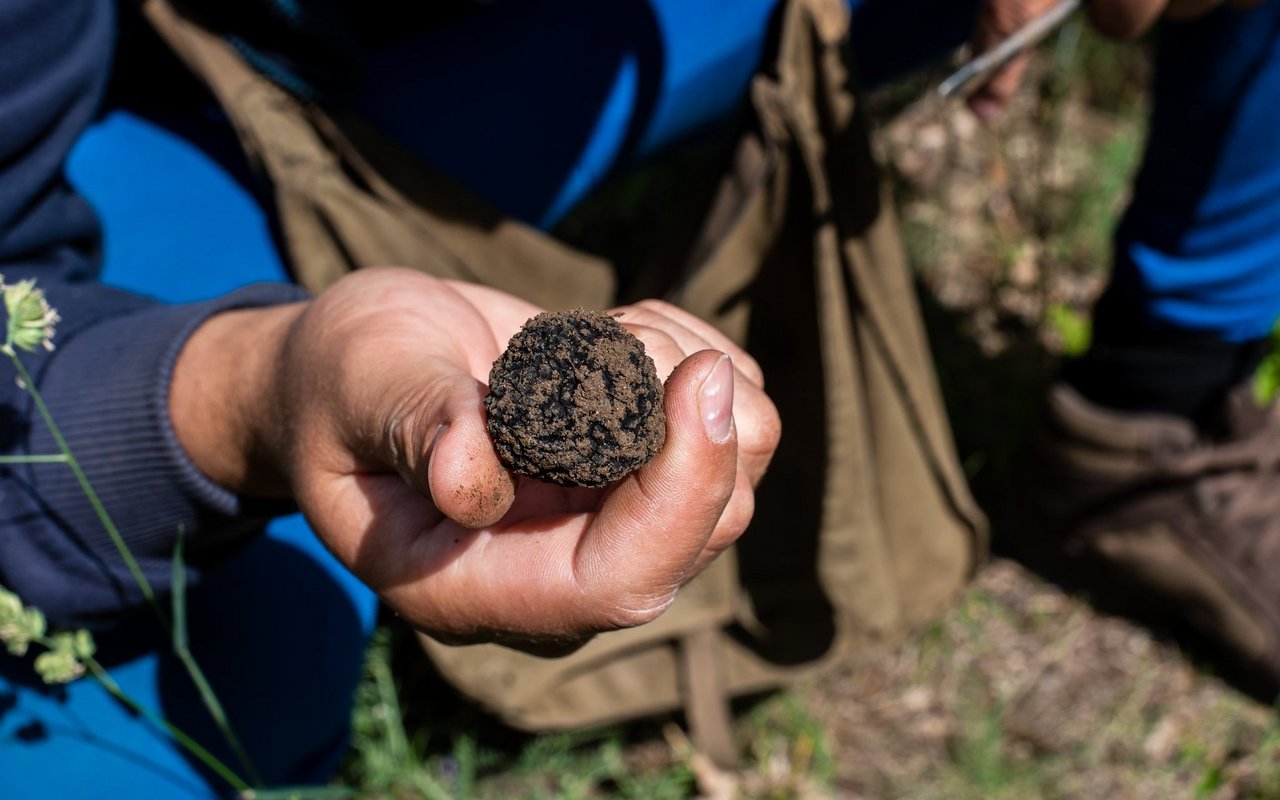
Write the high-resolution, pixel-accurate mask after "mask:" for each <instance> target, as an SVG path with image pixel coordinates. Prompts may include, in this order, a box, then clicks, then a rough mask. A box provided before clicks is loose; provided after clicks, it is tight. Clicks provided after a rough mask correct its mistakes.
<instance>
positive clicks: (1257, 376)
mask: <svg viewBox="0 0 1280 800" xmlns="http://www.w3.org/2000/svg"><path fill="white" fill-rule="evenodd" d="M1277 391H1280V323H1277V324H1276V328H1275V329H1274V330H1273V331H1272V332H1271V352H1269V353H1268V354H1267V355H1266V357H1265V358H1263V359H1262V363H1260V364H1258V369H1257V370H1256V371H1255V372H1254V373H1253V399H1254V400H1256V401H1257V403H1258V405H1259V406H1266V405H1270V404H1271V402H1272V401H1273V400H1275V397H1276V392H1277Z"/></svg>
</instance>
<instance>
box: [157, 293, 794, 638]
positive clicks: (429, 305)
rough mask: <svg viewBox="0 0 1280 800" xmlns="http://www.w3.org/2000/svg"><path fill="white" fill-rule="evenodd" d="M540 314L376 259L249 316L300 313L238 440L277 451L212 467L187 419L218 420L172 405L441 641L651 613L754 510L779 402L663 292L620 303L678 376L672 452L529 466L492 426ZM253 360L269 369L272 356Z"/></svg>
mask: <svg viewBox="0 0 1280 800" xmlns="http://www.w3.org/2000/svg"><path fill="white" fill-rule="evenodd" d="M539 310H540V309H537V308H535V307H533V306H531V305H528V304H526V303H523V302H522V301H520V300H518V299H516V298H514V297H511V296H510V295H506V294H503V293H501V292H497V291H493V290H489V289H485V288H482V287H477V286H471V285H467V284H459V283H449V282H442V281H437V280H434V279H432V278H429V277H426V276H423V275H421V274H419V273H415V272H410V271H405V270H363V271H361V272H358V273H355V274H353V275H351V276H349V277H348V278H345V279H344V280H342V281H340V282H339V283H338V284H336V285H335V286H333V287H332V288H330V289H329V290H328V291H326V292H324V293H323V294H321V295H320V296H319V297H317V298H316V299H315V300H314V301H313V302H312V303H311V304H310V305H309V306H307V307H305V309H304V308H289V309H254V310H252V312H231V313H232V314H247V313H254V314H256V315H258V316H261V315H263V314H266V315H268V316H271V315H275V316H279V317H280V319H279V320H278V321H277V322H276V323H275V327H274V328H270V326H267V327H268V328H269V329H270V330H272V331H274V332H272V333H269V334H267V339H268V340H269V341H276V340H278V341H279V344H278V345H272V346H269V347H266V348H262V351H263V353H264V354H265V355H263V356H262V357H261V358H262V360H263V361H265V362H266V364H268V365H269V378H266V379H264V380H266V381H267V384H266V385H268V387H269V389H268V390H267V391H266V392H263V393H262V394H263V397H264V398H266V399H262V400H258V401H250V402H249V403H248V406H249V409H248V410H246V411H243V412H240V413H237V414H231V415H230V416H232V417H238V418H240V419H242V420H243V422H242V423H241V424H242V425H243V426H244V427H248V428H250V429H253V428H254V427H255V426H256V427H258V428H261V430H258V431H257V432H254V433H249V434H244V433H238V434H233V435H231V436H230V437H223V438H229V439H231V440H232V441H238V442H240V443H241V444H240V446H239V448H238V449H240V450H242V451H245V452H250V453H257V454H258V456H257V457H256V458H231V459H226V460H225V462H226V463H230V464H233V465H234V464H239V465H240V466H239V467H235V468H233V469H231V470H223V469H220V468H219V467H218V466H217V465H218V463H219V461H218V459H217V458H214V459H210V460H208V461H207V462H206V463H207V464H209V466H208V467H206V466H205V464H201V461H200V459H199V458H197V456H196V454H195V452H193V448H194V449H195V450H196V451H199V449H200V442H199V440H200V439H201V437H202V434H199V433H189V434H188V436H187V437H185V438H184V436H183V434H182V431H183V430H184V429H186V430H188V431H191V430H192V429H197V430H198V429H200V428H202V427H207V426H202V425H197V424H192V423H182V424H180V423H179V415H180V414H182V415H183V416H184V417H187V418H190V417H189V416H188V415H186V414H184V413H183V412H181V411H180V410H179V409H178V408H175V406H174V402H173V401H172V400H171V408H172V409H173V410H174V421H175V428H176V429H178V432H179V438H180V440H181V441H182V442H183V444H184V446H186V447H188V451H189V452H192V453H193V458H197V464H200V465H201V467H202V469H206V471H207V472H209V473H210V475H211V477H215V479H219V478H218V476H221V482H223V483H224V485H229V486H230V487H231V488H237V489H240V490H242V491H243V490H244V489H246V488H247V483H248V482H247V478H246V477H245V476H247V475H250V474H252V475H256V476H257V479H258V480H260V481H261V482H262V483H263V484H265V485H275V486H284V487H287V489H288V491H289V492H290V493H291V494H293V495H294V496H295V497H296V499H297V501H298V503H299V505H300V506H301V507H302V509H303V511H304V512H305V513H306V515H307V517H308V519H309V520H310V522H311V524H312V526H313V528H314V529H315V531H316V533H317V535H319V536H320V537H321V539H322V540H323V541H324V542H325V544H326V545H327V546H328V547H329V548H330V549H331V550H332V551H333V552H334V553H335V555H337V557H338V558H339V559H340V560H341V561H342V562H343V563H344V564H346V565H347V566H348V567H349V568H350V569H351V570H352V571H353V572H354V573H355V574H356V575H357V576H359V577H360V578H361V579H362V580H364V581H365V582H366V583H368V584H369V585H370V586H371V587H372V588H373V589H374V590H375V591H377V592H378V593H379V594H380V595H381V596H382V597H383V598H384V600H385V601H386V602H387V603H388V604H389V605H390V606H391V607H392V608H394V609H395V610H396V611H397V612H399V613H400V614H401V615H402V616H403V617H404V618H405V619H407V620H408V621H409V622H410V623H412V624H413V625H414V626H415V627H417V628H419V629H421V630H424V631H426V632H428V633H431V634H433V635H435V636H437V637H439V638H442V639H445V640H447V641H468V642H469V641H491V640H497V641H506V642H508V643H513V644H522V643H526V642H545V641H548V640H551V641H559V642H572V641H577V640H580V639H582V638H583V637H586V636H589V635H590V634H592V633H594V632H596V631H600V630H606V629H610V628H617V627H625V626H630V625H636V624H640V623H643V622H646V621H649V620H651V619H653V618H654V617H656V616H657V615H658V614H660V613H661V612H662V610H664V609H665V608H666V606H667V605H668V604H669V603H670V602H671V600H672V599H673V598H674V595H675V592H676V590H677V589H678V588H679V587H680V586H682V585H683V584H684V583H685V582H687V581H688V580H689V579H691V578H692V577H693V576H694V575H696V574H697V572H699V571H700V570H701V569H702V568H704V567H705V566H706V565H707V564H708V563H709V562H710V561H711V560H712V559H713V558H714V557H715V555H716V554H717V553H719V552H721V551H722V550H724V549H725V548H726V547H728V546H729V545H730V544H731V543H732V542H733V541H734V540H735V539H736V538H737V537H738V536H739V535H740V534H741V532H742V531H743V529H744V528H745V527H746V524H747V521H748V520H749V519H750V516H751V511H752V507H753V488H754V485H755V484H756V483H757V482H758V481H759V479H760V477H761V475H762V474H763V472H764V469H765V467H766V466H767V464H768V461H769V458H770V457H771V456H772V452H773V449H774V447H775V446H776V444H777V437H778V420H777V413H776V411H775V410H774V408H773V405H772V404H771V403H770V402H769V401H768V399H767V398H766V397H765V396H764V394H763V392H762V390H761V388H760V386H761V378H760V374H759V368H758V367H757V366H756V365H755V363H754V361H752V360H751V358H750V357H749V356H747V355H746V354H745V353H744V352H742V351H741V350H740V349H738V348H737V347H735V346H734V345H732V344H731V343H729V342H728V341H727V340H726V339H724V337H722V336H720V335H719V334H718V333H717V332H715V331H714V330H713V329H711V328H710V326H707V325H706V324H705V323H702V322H700V321H699V320H696V319H695V318H693V317H691V316H689V315H687V314H685V313H684V312H681V311H679V310H677V309H674V308H672V307H670V306H667V305H665V304H661V303H642V304H639V305H637V306H632V307H627V308H624V309H620V311H621V312H622V317H621V318H620V322H622V323H623V324H624V325H626V326H627V327H628V328H630V329H631V330H632V331H633V332H634V333H636V335H637V336H639V337H640V338H641V340H642V341H644V343H645V346H646V350H647V351H648V353H649V354H650V356H651V357H652V358H653V359H654V362H655V364H656V366H657V368H658V374H659V375H660V376H665V375H667V373H670V375H671V377H670V379H669V380H668V382H667V386H666V399H665V410H666V413H667V419H668V423H667V424H668V430H667V443H666V446H665V447H664V448H663V450H662V452H660V453H659V454H658V456H657V457H656V458H655V459H654V461H652V462H651V463H649V464H648V465H646V466H644V467H642V468H641V469H640V470H638V471H637V472H635V473H633V474H632V475H629V476H628V477H626V478H624V479H623V480H621V481H619V482H617V483H616V484H613V485H610V486H607V487H604V488H602V489H565V488H561V487H557V486H552V485H549V484H542V483H538V482H536V481H531V480H527V479H522V480H519V481H516V480H515V479H513V478H512V476H511V475H509V474H508V473H507V472H506V470H505V469H503V467H502V465H501V464H500V463H499V462H498V460H497V457H496V455H495V454H494V452H493V448H492V444H491V443H490V441H489V438H488V435H487V433H486V432H485V429H484V413H483V403H482V399H483V396H484V392H485V387H484V380H485V379H486V378H487V376H488V371H489V366H490V364H491V363H492V361H493V360H494V359H495V358H496V357H497V356H498V354H499V352H500V351H501V349H502V346H503V344H504V343H505V342H506V340H507V339H508V338H509V337H510V336H511V335H512V334H513V333H514V332H515V331H516V330H517V329H518V328H519V326H520V325H521V324H522V323H523V322H524V321H525V320H526V319H527V318H529V317H531V316H533V315H534V314H535V313H537V311H539ZM220 316H226V315H220ZM217 319H218V318H216V317H215V318H214V320H217ZM211 322H213V320H211ZM244 323H245V319H243V318H242V319H240V320H239V321H238V322H237V324H239V325H241V326H243V324H244ZM215 330H216V329H215ZM193 347H194V348H195V349H194V355H195V356H196V357H199V356H200V354H201V352H202V351H203V350H206V349H207V348H205V346H204V345H202V344H199V343H195V342H193V344H191V345H189V346H188V348H187V349H188V350H191V349H192V348H193ZM223 349H226V348H223ZM716 350H718V351H720V352H715V351H716ZM722 353H727V354H728V355H729V356H730V359H731V360H726V359H724V357H723V356H722ZM185 357H186V351H185V350H184V355H183V357H181V358H180V361H179V372H178V374H177V375H175V386H174V393H175V395H176V396H177V399H179V400H181V398H182V397H183V396H187V395H189V394H190V392H187V391H186V390H182V389H180V388H179V378H181V377H182V374H183V369H182V360H183V358H185ZM233 360H234V361H235V362H237V363H238V368H239V370H240V373H241V374H243V372H244V371H245V370H246V369H248V371H250V372H252V371H253V368H252V366H249V367H246V365H245V362H246V361H251V360H252V357H250V356H248V355H245V354H241V355H240V356H239V357H238V358H235V359H233ZM187 372H190V370H187ZM205 380H206V385H210V384H209V381H210V379H208V378H206V379H205ZM212 385H216V383H214V384H212ZM199 396H204V397H207V396H210V393H209V392H208V391H205V392H201V393H199ZM229 405H230V406H231V407H235V406H236V403H230V404H229ZM255 405H256V407H255ZM210 416H211V414H210V413H206V414H204V419H206V420H207V419H209V418H210ZM259 417H260V418H262V419H265V420H266V421H267V422H266V424H261V425H259V424H257V423H255V422H254V419H255V418H259ZM200 418H201V415H199V414H197V415H196V417H195V419H200ZM193 437H194V440H193V441H192V442H191V443H189V442H188V439H192V438H193ZM206 438H207V437H206ZM253 464H259V465H261V464H266V465H267V466H256V467H255V466H245V465H253ZM273 475H274V476H278V479H277V480H275V481H272V480H271V479H270V476H273ZM237 484H240V485H237Z"/></svg>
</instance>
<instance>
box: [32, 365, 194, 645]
mask: <svg viewBox="0 0 1280 800" xmlns="http://www.w3.org/2000/svg"><path fill="white" fill-rule="evenodd" d="M8 356H9V360H10V361H12V362H13V366H14V368H15V369H16V370H17V371H18V376H19V377H20V378H21V379H22V385H23V386H25V387H26V390H27V393H28V394H30V395H31V399H32V400H33V401H35V404H36V409H37V410H38V411H39V412H40V417H41V418H42V419H43V420H44V424H45V425H48V426H49V433H50V434H52V435H53V440H54V441H55V442H56V443H57V444H58V449H59V450H61V451H62V455H63V456H64V457H65V458H66V461H67V466H68V467H71V472H72V474H73V475H75V476H76V481H77V482H79V484H80V489H81V491H83V492H84V495H85V497H86V498H87V499H88V500H89V505H90V506H92V507H93V511H94V513H95V514H97V515H98V519H99V520H100V521H101V522H102V525H103V527H105V528H106V529H107V535H108V536H110V537H111V543H112V544H114V545H115V546H116V550H118V551H120V556H121V558H123V559H124V563H125V566H126V567H128V568H129V573H130V574H131V575H133V579H134V580H135V581H137V583H138V588H139V589H141V590H142V595H143V596H144V597H145V598H147V602H148V603H150V604H151V607H152V608H153V609H154V610H155V612H156V614H158V615H159V616H160V621H161V622H162V623H164V627H165V629H166V630H169V629H170V625H169V617H168V616H167V615H166V614H165V613H164V609H162V608H161V607H160V604H159V602H157V601H156V593H155V591H154V590H153V589H152V588H151V582H150V581H148V580H147V576H145V575H143V574H142V568H141V567H139V566H138V562H137V561H135V560H134V558H133V553H131V552H129V546H128V545H127V544H125V541H124V537H122V536H121V535H120V531H119V530H117V529H116V525H115V523H114V522H112V521H111V517H110V516H109V515H108V514H107V509H106V507H105V506H103V505H102V501H101V500H99V499H98V493H97V492H95V491H94V490H93V486H92V485H90V483H89V478H88V477H87V476H85V474H84V470H83V469H81V468H80V462H78V461H76V457H75V456H74V455H73V454H72V453H71V448H70V447H69V446H68V445H67V440H66V439H64V438H63V437H62V431H61V430H59V429H58V426H57V424H56V423H54V421H53V415H52V414H50V413H49V408H48V406H46V405H45V404H44V398H43V397H41V396H40V390H39V389H37V388H36V382H35V381H33V380H32V379H31V374H30V373H29V372H27V368H26V367H25V366H23V364H22V359H20V358H18V354H17V353H15V352H10V353H8Z"/></svg>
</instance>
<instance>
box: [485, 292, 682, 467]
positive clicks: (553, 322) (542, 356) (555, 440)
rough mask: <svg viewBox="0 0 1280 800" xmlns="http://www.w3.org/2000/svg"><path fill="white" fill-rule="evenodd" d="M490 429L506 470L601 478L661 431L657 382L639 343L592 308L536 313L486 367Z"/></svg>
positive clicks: (647, 449) (658, 444) (655, 446)
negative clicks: (487, 372)
mask: <svg viewBox="0 0 1280 800" xmlns="http://www.w3.org/2000/svg"><path fill="white" fill-rule="evenodd" d="M485 409H486V410H487V411H488V415H489V421H488V426H489V436H490V437H491V438H492V439H493V444H494V447H495V449H496V450H497V451H498V456H499V458H501V459H502V463H503V464H505V465H506V466H507V468H508V469H510V470H511V471H512V472H516V473H518V474H520V475H528V476H530V477H532V478H537V479H538V480H543V481H549V482H551V483H556V484H559V485H561V486H604V485H605V484H607V483H612V482H613V481H616V480H618V479H619V478H621V477H623V476H624V475H626V474H627V473H629V472H631V471H632V470H634V469H637V468H638V467H640V466H641V465H642V464H645V463H647V462H648V461H649V460H651V459H652V458H653V457H654V456H655V455H657V453H658V451H659V450H661V449H662V444H663V442H664V441H665V440H666V431H667V424H666V416H665V415H664V414H663V411H662V382H661V381H659V380H658V374H657V371H656V370H655V369H654V366H653V359H651V358H649V356H648V355H646V354H645V351H644V345H643V344H642V343H641V342H640V340H639V339H637V338H636V337H635V336H633V335H632V334H631V333H630V332H629V331H628V330H627V329H625V328H623V327H622V326H621V325H619V324H618V322H617V320H615V319H613V318H612V317H610V316H608V315H607V314H602V313H599V312H594V311H581V310H579V311H559V312H546V313H543V314H539V315H538V316H536V317H534V318H533V319H531V320H529V321H528V322H526V323H525V324H524V327H523V328H521V329H520V332H519V333H517V334H516V335H515V336H513V337H511V341H510V342H509V343H508V344H507V349H506V352H504V353H503V354H502V355H501V356H499V357H498V360H497V361H495V362H494V363H493V369H492V370H490V372H489V395H488V397H486V398H485Z"/></svg>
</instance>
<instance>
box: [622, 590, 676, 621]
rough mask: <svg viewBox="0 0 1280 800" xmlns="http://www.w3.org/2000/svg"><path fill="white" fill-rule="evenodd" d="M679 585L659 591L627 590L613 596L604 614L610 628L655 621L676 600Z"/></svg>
mask: <svg viewBox="0 0 1280 800" xmlns="http://www.w3.org/2000/svg"><path fill="white" fill-rule="evenodd" d="M677 589H678V587H671V588H668V589H664V590H661V591H658V592H643V591H625V592H621V593H619V594H618V595H616V596H615V597H613V598H612V599H611V600H610V601H609V604H608V611H607V612H606V613H605V615H604V620H605V624H606V626H607V627H609V628H615V629H617V628H635V627H638V626H640V625H645V624H647V623H650V622H653V621H654V620H655V619H657V618H658V617H660V616H662V612H664V611H666V610H667V609H668V608H670V607H671V604H672V603H673V602H675V599H676V592H677Z"/></svg>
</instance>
